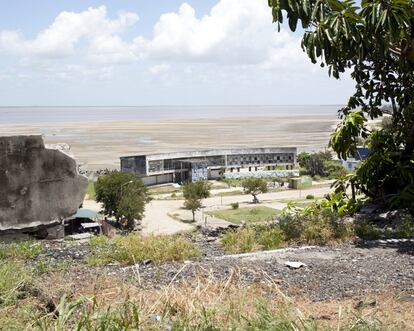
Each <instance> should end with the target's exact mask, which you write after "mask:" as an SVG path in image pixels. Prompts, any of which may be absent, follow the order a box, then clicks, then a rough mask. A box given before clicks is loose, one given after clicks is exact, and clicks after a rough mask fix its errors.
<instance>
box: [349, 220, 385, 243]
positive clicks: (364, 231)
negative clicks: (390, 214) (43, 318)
mask: <svg viewBox="0 0 414 331" xmlns="http://www.w3.org/2000/svg"><path fill="white" fill-rule="evenodd" d="M355 233H356V235H357V236H358V237H359V238H361V239H367V240H376V239H379V238H381V234H382V231H381V230H380V229H379V228H378V227H376V226H375V225H373V224H371V223H358V224H356V225H355Z"/></svg>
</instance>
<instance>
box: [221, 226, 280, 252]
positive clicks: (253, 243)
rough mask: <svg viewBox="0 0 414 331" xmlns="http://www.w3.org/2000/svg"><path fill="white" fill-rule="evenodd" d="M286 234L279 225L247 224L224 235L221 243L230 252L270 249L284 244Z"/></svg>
mask: <svg viewBox="0 0 414 331" xmlns="http://www.w3.org/2000/svg"><path fill="white" fill-rule="evenodd" d="M283 241H284V235H283V232H282V231H281V229H280V228H279V226H277V225H274V226H271V227H269V226H263V225H260V226H247V227H245V228H241V229H236V230H230V231H228V232H226V234H225V235H224V236H223V238H222V240H221V243H222V244H223V247H224V249H225V250H226V251H227V252H229V253H233V254H234V253H246V252H254V251H259V250H269V249H275V248H278V247H280V246H281V245H282V244H283Z"/></svg>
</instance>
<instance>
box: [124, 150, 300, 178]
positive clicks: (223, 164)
mask: <svg viewBox="0 0 414 331" xmlns="http://www.w3.org/2000/svg"><path fill="white" fill-rule="evenodd" d="M296 154H297V148H296V147H279V148H275V147H271V148H244V149H223V150H200V151H191V152H175V153H160V154H147V155H137V156H125V157H121V172H125V173H132V174H134V175H136V176H137V177H140V178H142V180H143V181H144V183H145V184H146V185H156V184H164V183H181V182H185V181H198V180H207V179H218V178H222V177H223V175H224V174H225V173H226V172H241V173H242V172H252V171H263V170H275V169H276V168H279V169H280V167H284V168H285V169H291V168H293V166H294V165H295V164H296Z"/></svg>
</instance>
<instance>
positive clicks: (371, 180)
mask: <svg viewBox="0 0 414 331" xmlns="http://www.w3.org/2000/svg"><path fill="white" fill-rule="evenodd" d="M268 2H269V6H270V7H271V8H272V14H273V19H274V21H275V22H277V23H278V27H279V29H280V24H281V23H283V20H284V17H287V20H288V25H289V28H290V29H291V30H292V31H295V30H296V27H297V24H298V22H300V23H301V25H302V28H303V30H304V35H303V39H302V48H303V50H304V51H305V52H306V53H307V55H308V56H309V58H310V59H311V61H312V62H313V63H317V62H318V61H319V63H320V65H321V66H322V67H325V66H327V67H328V73H329V75H332V76H333V77H334V78H339V76H340V74H341V73H344V72H345V71H347V70H348V71H350V73H351V77H352V78H353V79H354V81H355V93H354V94H353V95H352V96H350V98H349V101H348V103H347V105H346V107H344V108H343V109H341V110H340V111H339V115H340V118H341V120H342V121H341V123H340V124H339V125H338V127H337V129H336V131H335V133H333V135H332V138H331V141H330V145H331V146H332V148H333V149H334V150H335V152H336V153H337V154H338V156H339V157H340V158H342V159H346V158H347V157H349V156H355V155H356V154H357V145H358V144H359V143H360V141H361V139H363V140H365V141H366V144H367V146H368V147H369V149H370V154H369V156H368V158H367V160H366V161H365V162H363V164H362V165H361V166H360V167H359V169H358V170H357V172H356V175H355V176H353V177H352V178H351V183H352V184H353V186H354V187H356V188H357V189H359V190H360V191H362V192H364V193H365V194H366V195H367V196H369V197H371V198H373V199H375V200H377V201H378V200H380V201H382V202H384V203H385V204H386V205H388V206H389V205H392V204H398V205H399V206H400V207H404V206H408V207H414V176H413V175H412V174H413V173H414V155H413V154H414V104H413V99H414V73H413V69H414V2H413V1H412V0H370V1H367V0H362V1H361V2H357V3H356V2H354V1H352V0H346V1H341V0H306V1H303V0H269V1H268ZM283 12H285V13H283ZM383 105H388V107H387V108H384V107H383ZM384 114H387V115H389V116H391V118H392V120H391V122H392V125H391V127H392V128H391V130H389V129H388V130H382V129H381V128H380V129H377V130H372V131H371V130H370V129H369V127H368V126H367V119H368V118H370V119H375V118H379V117H381V116H383V115H384Z"/></svg>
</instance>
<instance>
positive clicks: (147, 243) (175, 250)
mask: <svg viewBox="0 0 414 331" xmlns="http://www.w3.org/2000/svg"><path fill="white" fill-rule="evenodd" d="M90 245H91V246H92V247H93V253H92V254H91V255H90V256H89V257H88V262H89V264H91V265H105V264H108V263H113V262H119V263H122V264H126V265H131V264H135V263H139V262H142V261H144V260H147V259H148V260H152V261H154V262H165V261H178V260H186V259H191V258H194V257H197V256H198V255H199V254H200V253H199V250H198V248H197V247H196V246H195V245H194V244H193V243H191V242H190V241H189V240H187V239H185V238H184V237H182V236H166V235H163V236H149V237H145V238H142V237H141V236H139V235H136V234H128V235H126V236H119V237H116V238H114V239H112V240H111V239H107V238H105V237H103V236H101V237H96V238H93V239H91V241H90Z"/></svg>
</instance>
